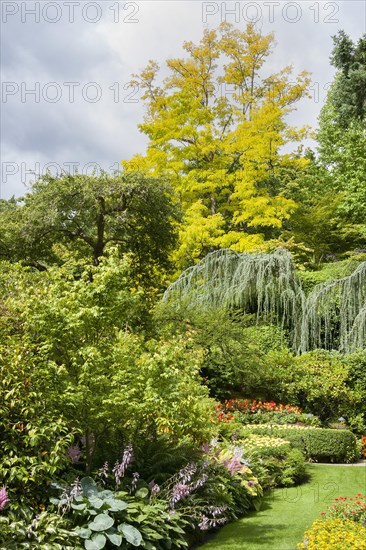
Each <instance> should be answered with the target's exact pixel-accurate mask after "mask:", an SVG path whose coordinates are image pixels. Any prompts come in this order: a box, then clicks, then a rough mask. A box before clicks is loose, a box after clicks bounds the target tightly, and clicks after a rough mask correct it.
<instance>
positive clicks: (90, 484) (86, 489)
mask: <svg viewBox="0 0 366 550" xmlns="http://www.w3.org/2000/svg"><path fill="white" fill-rule="evenodd" d="M80 483H81V486H82V488H83V493H84V495H85V496H86V497H87V498H90V497H97V496H98V487H97V486H96V483H95V481H94V479H92V478H91V477H83V479H82V480H81V481H80Z"/></svg>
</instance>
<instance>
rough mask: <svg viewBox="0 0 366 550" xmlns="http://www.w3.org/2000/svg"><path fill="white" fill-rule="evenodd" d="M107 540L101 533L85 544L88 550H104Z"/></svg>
mask: <svg viewBox="0 0 366 550" xmlns="http://www.w3.org/2000/svg"><path fill="white" fill-rule="evenodd" d="M106 542H107V539H106V538H105V536H104V535H101V534H100V533H95V534H94V535H93V536H92V538H91V539H87V540H86V541H85V542H84V546H85V548H86V550H102V548H104V547H105V544H106Z"/></svg>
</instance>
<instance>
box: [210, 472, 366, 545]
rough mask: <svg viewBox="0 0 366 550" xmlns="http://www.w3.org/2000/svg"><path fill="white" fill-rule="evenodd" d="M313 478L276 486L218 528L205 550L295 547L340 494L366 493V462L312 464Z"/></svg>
mask: <svg viewBox="0 0 366 550" xmlns="http://www.w3.org/2000/svg"><path fill="white" fill-rule="evenodd" d="M307 471H308V474H309V476H310V480H309V482H308V483H305V484H304V485H301V486H299V487H293V488H289V489H275V490H274V491H273V492H272V493H271V494H270V495H269V496H267V497H266V498H264V499H263V503H262V507H261V510H260V511H259V512H253V513H251V514H250V515H249V516H246V517H244V518H242V519H240V520H238V521H235V522H233V523H231V524H229V525H227V526H226V527H224V528H223V529H221V530H220V531H219V533H218V534H217V535H216V536H215V537H214V538H213V539H212V540H210V541H209V542H207V543H206V544H204V545H203V546H202V547H201V548H202V550H239V549H240V550H295V549H296V545H297V543H298V542H301V540H302V537H303V533H304V531H305V529H307V528H308V527H309V526H310V525H311V523H312V521H313V520H314V519H315V518H318V517H319V514H320V512H322V511H325V510H326V508H327V507H328V505H329V504H330V503H332V501H333V500H334V499H335V498H337V497H338V496H341V495H343V496H354V495H356V494H357V493H358V492H361V493H363V494H366V466H362V467H358V466H333V465H332V466H328V465H321V464H316V465H311V466H308V467H307Z"/></svg>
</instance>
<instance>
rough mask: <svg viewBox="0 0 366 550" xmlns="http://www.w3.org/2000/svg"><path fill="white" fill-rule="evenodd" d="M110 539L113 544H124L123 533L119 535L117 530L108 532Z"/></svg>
mask: <svg viewBox="0 0 366 550" xmlns="http://www.w3.org/2000/svg"><path fill="white" fill-rule="evenodd" d="M106 535H107V537H108V539H109V540H110V541H111V543H112V544H114V546H117V547H119V546H121V544H122V538H123V537H122V535H119V534H118V533H115V532H111V533H106Z"/></svg>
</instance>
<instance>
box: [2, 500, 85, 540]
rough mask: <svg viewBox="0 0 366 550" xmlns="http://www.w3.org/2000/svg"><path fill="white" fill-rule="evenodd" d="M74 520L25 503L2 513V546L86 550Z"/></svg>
mask: <svg viewBox="0 0 366 550" xmlns="http://www.w3.org/2000/svg"><path fill="white" fill-rule="evenodd" d="M79 541H80V539H79V538H78V536H77V535H76V533H74V532H73V530H72V524H71V523H70V522H69V521H68V520H67V519H65V518H64V517H61V516H60V515H59V514H56V513H54V512H48V511H42V512H39V510H32V509H30V508H27V507H24V506H23V507H22V508H20V509H18V510H16V511H10V512H9V513H8V514H7V515H6V516H4V515H0V548H1V550H19V549H20V548H25V549H35V548H36V549H37V550H50V549H52V550H82V549H83V548H84V546H83V545H82V544H81V541H80V542H79Z"/></svg>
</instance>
